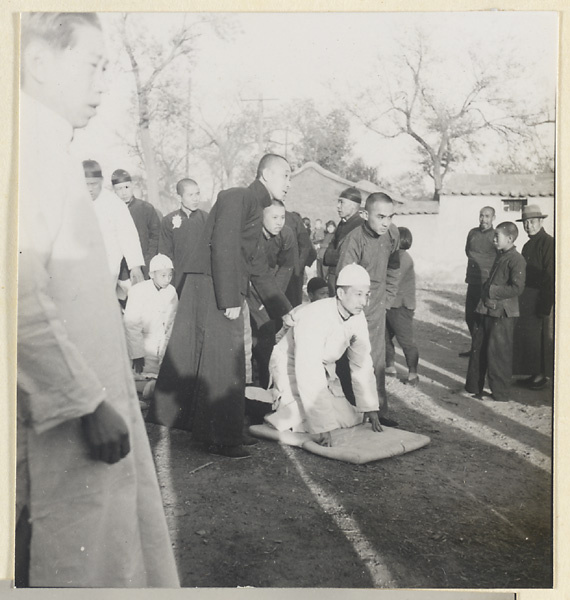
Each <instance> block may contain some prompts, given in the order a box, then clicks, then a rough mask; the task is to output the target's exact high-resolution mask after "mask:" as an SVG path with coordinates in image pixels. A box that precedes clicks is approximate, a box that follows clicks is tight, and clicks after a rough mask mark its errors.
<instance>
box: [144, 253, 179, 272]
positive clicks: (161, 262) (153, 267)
mask: <svg viewBox="0 0 570 600" xmlns="http://www.w3.org/2000/svg"><path fill="white" fill-rule="evenodd" d="M163 269H174V265H173V264H172V261H171V260H170V259H169V258H168V256H166V254H157V255H156V256H154V257H153V258H152V260H151V261H150V265H149V266H148V272H149V273H154V272H155V271H162V270H163Z"/></svg>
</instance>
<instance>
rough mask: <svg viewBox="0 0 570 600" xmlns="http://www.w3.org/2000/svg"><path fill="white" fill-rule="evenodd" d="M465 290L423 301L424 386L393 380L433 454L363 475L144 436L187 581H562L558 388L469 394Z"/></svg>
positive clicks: (394, 404)
mask: <svg viewBox="0 0 570 600" xmlns="http://www.w3.org/2000/svg"><path fill="white" fill-rule="evenodd" d="M463 294H464V289H463V288H462V287H458V288H456V289H453V290H450V289H446V290H442V289H422V290H418V309H417V311H416V339H417V342H418V345H419V348H420V377H421V381H420V384H419V386H418V388H416V389H413V388H410V387H409V386H406V385H404V384H402V383H401V382H400V381H399V380H398V379H394V378H391V379H390V380H389V381H388V393H389V401H390V405H391V410H390V415H391V416H392V417H393V418H395V419H396V420H397V421H398V422H399V425H400V427H401V428H403V429H407V430H409V431H415V432H418V433H422V434H425V435H428V436H429V437H430V438H431V443H430V444H429V445H428V446H427V447H425V448H423V449H420V450H417V451H415V452H411V453H409V454H405V455H403V456H399V457H395V458H390V459H387V460H383V461H379V462H375V463H369V464H366V465H352V464H348V463H341V462H338V461H334V460H328V459H325V458H321V457H318V456H315V455H312V454H310V453H308V452H305V451H304V450H302V449H298V448H290V447H286V448H284V447H282V446H280V445H279V444H277V443H274V442H269V441H261V442H260V443H259V444H258V445H257V446H255V447H253V448H252V454H253V456H252V457H251V458H247V459H243V460H237V461H236V460H230V459H227V458H222V457H217V456H212V455H209V454H208V453H207V452H205V451H204V450H203V449H202V448H201V447H199V446H197V445H195V444H194V443H193V442H192V438H191V435H190V434H189V433H187V432H183V431H179V430H167V429H165V428H163V427H159V426H156V425H150V424H149V425H147V427H148V433H149V437H150V439H151V442H152V445H153V452H154V455H155V460H156V465H157V470H158V473H159V480H160V484H161V488H162V493H163V499H164V503H165V510H166V514H167V519H168V523H169V528H170V531H171V536H172V542H173V546H174V549H175V553H176V558H177V561H178V568H179V573H180V577H181V582H182V585H183V586H187V587H236V586H254V587H333V588H372V587H394V588H404V587H405V588H418V587H423V588H536V587H539V588H548V587H551V586H552V567H551V565H552V534H551V532H552V529H551V525H552V513H551V505H552V478H551V465H550V457H551V451H552V389H551V387H550V386H549V387H548V388H547V389H545V390H543V391H540V392H532V391H529V390H527V389H524V388H522V387H520V386H517V385H514V386H513V389H512V400H511V401H509V402H506V403H495V402H492V401H490V400H476V399H473V398H471V397H470V396H469V395H468V394H465V393H463V392H462V389H463V381H464V376H465V372H466V368H467V359H465V358H460V357H459V356H458V352H460V351H463V350H466V349H468V346H469V337H468V333H467V329H466V327H465V324H464V322H463V308H462V307H463V298H464V296H463ZM398 361H399V370H400V372H401V375H405V369H404V366H403V365H404V362H403V357H402V356H401V355H398ZM307 481H309V482H311V485H309V484H307ZM339 514H340V517H339ZM343 519H344V520H343Z"/></svg>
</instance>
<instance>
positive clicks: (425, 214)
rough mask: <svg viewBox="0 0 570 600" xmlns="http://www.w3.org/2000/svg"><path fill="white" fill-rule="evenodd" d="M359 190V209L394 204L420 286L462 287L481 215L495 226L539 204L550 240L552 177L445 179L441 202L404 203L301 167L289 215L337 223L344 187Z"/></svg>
mask: <svg viewBox="0 0 570 600" xmlns="http://www.w3.org/2000/svg"><path fill="white" fill-rule="evenodd" d="M350 186H354V187H357V188H358V189H359V190H360V192H361V194H362V201H363V204H362V206H363V207H364V201H365V200H366V198H367V197H368V195H369V194H371V193H372V192H377V191H384V192H387V193H388V194H389V195H390V196H392V197H393V198H394V199H395V200H396V208H395V216H394V224H395V225H397V226H401V227H407V228H408V229H409V230H410V231H411V232H412V236H413V238H414V241H413V245H412V248H411V250H410V254H411V255H412V257H413V258H414V262H415V265H416V273H417V276H418V285H420V286H421V285H423V284H457V285H461V284H463V283H464V281H465V269H466V266H467V258H466V256H465V240H466V238H467V233H468V232H469V230H470V229H472V228H473V227H477V226H478V225H479V211H480V210H481V208H483V207H484V206H492V207H493V208H494V209H495V211H496V213H497V216H496V219H495V224H499V223H500V222H501V221H515V222H516V220H517V219H520V218H521V210H522V207H523V206H526V205H527V204H538V205H539V206H540V208H541V210H542V211H543V213H545V214H547V215H548V218H547V219H546V220H545V221H544V228H545V230H546V231H547V232H548V233H550V234H551V235H554V174H553V173H546V174H527V173H525V174H510V173H509V174H500V175H490V174H486V175H465V174H458V173H451V174H449V175H448V176H447V178H446V180H445V184H444V189H443V191H442V193H441V195H440V201H439V202H435V201H433V200H414V199H407V198H406V199H404V198H402V197H400V196H399V195H398V194H397V193H394V192H393V191H391V190H385V189H381V188H380V187H378V186H377V185H375V184H373V183H371V182H370V181H358V182H352V181H349V180H347V179H345V178H343V177H340V176H339V175H336V174H335V173H332V172H331V171H328V170H326V169H324V168H323V167H321V166H320V165H318V164H317V163H314V162H309V163H306V164H304V165H303V166H302V167H301V168H299V169H297V171H295V172H294V173H293V175H292V177H291V188H290V190H289V192H288V194H287V198H286V201H285V202H286V205H287V209H288V210H292V211H296V212H298V213H300V214H301V215H302V216H303V217H309V218H310V219H311V223H312V224H313V225H314V222H315V220H316V219H321V220H322V221H323V224H324V223H325V222H326V221H328V220H333V221H334V222H335V223H338V220H339V218H338V214H337V211H336V206H337V199H338V196H339V194H340V192H342V190H344V189H345V188H347V187H350ZM517 226H518V228H519V238H518V240H517V243H516V246H517V248H518V250H519V251H520V250H521V249H522V247H523V245H524V244H525V242H526V241H527V240H528V236H527V235H526V233H525V231H524V229H523V227H522V223H517Z"/></svg>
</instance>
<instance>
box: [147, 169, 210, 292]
mask: <svg viewBox="0 0 570 600" xmlns="http://www.w3.org/2000/svg"><path fill="white" fill-rule="evenodd" d="M176 193H177V194H178V196H179V198H180V208H179V209H178V210H175V211H174V212H171V213H168V214H167V215H166V216H165V217H164V218H163V219H162V223H161V225H160V238H159V240H158V253H159V254H165V255H166V256H168V257H169V258H170V260H171V261H172V263H173V264H174V279H173V280H172V284H173V285H174V287H175V288H176V289H177V290H178V287H179V285H180V282H181V281H182V275H183V274H184V273H183V268H182V265H183V264H184V261H185V260H186V258H187V257H186V255H187V253H188V252H190V251H191V250H190V248H191V246H192V245H193V244H195V243H196V241H197V240H198V239H199V238H200V236H201V235H202V232H203V231H204V227H205V226H206V219H207V218H208V214H207V213H205V212H204V211H203V210H201V209H199V208H198V206H199V204H200V188H199V187H198V184H197V183H196V182H195V181H194V180H193V179H188V178H185V179H181V180H180V181H179V182H178V183H177V184H176Z"/></svg>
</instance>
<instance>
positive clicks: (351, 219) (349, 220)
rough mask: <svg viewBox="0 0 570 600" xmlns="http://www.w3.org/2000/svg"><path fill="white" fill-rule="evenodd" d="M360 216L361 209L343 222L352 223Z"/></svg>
mask: <svg viewBox="0 0 570 600" xmlns="http://www.w3.org/2000/svg"><path fill="white" fill-rule="evenodd" d="M359 218H360V211H359V210H357V211H356V212H355V213H354V214H353V215H352V216H350V217H348V219H346V221H341V223H350V222H352V221H356V219H359Z"/></svg>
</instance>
